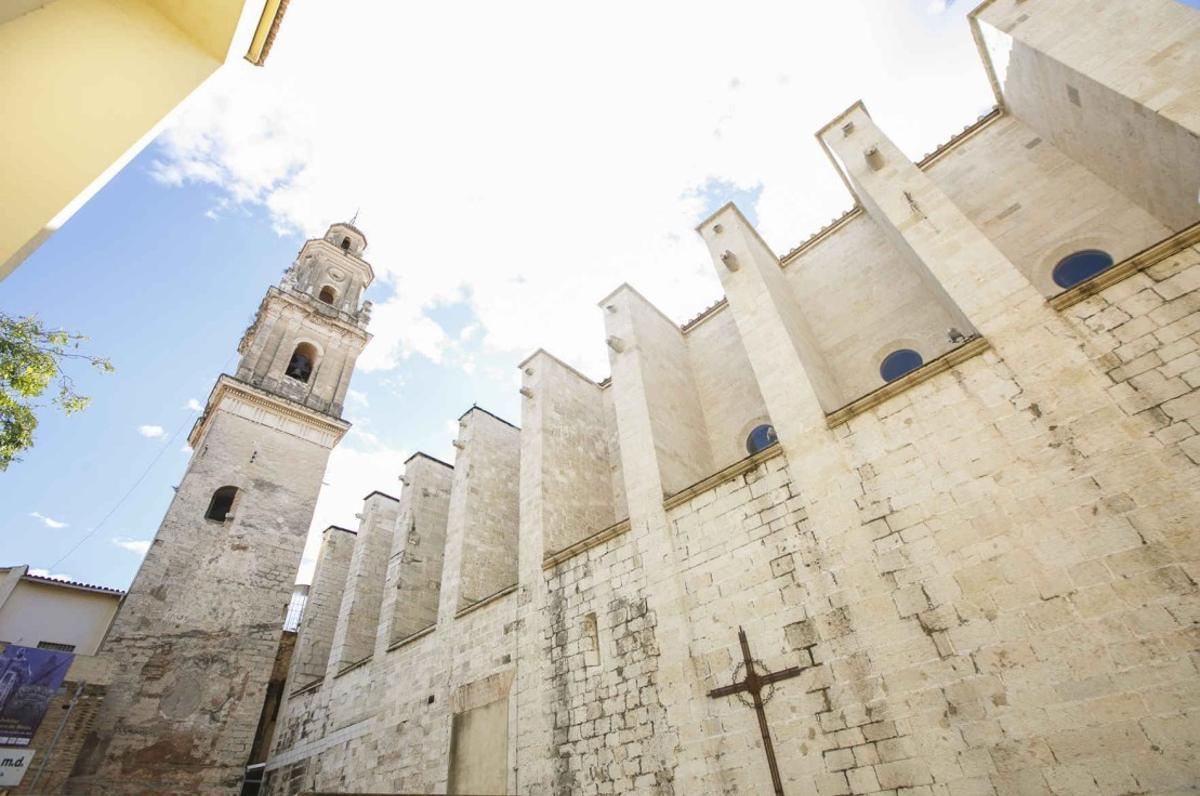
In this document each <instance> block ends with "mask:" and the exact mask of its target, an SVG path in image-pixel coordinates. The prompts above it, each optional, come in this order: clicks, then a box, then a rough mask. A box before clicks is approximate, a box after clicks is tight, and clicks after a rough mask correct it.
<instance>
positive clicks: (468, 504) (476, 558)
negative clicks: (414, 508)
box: [442, 408, 521, 618]
mask: <svg viewBox="0 0 1200 796" xmlns="http://www.w3.org/2000/svg"><path fill="white" fill-rule="evenodd" d="M459 426H460V432H459V437H458V440H457V443H456V444H457V445H459V446H461V447H460V448H459V453H458V455H457V456H456V457H455V460H454V466H455V469H454V481H453V487H452V488H451V493H450V507H449V515H448V516H449V519H448V525H449V530H448V531H447V539H448V544H447V547H446V559H445V560H446V570H447V571H446V573H445V574H444V575H443V580H442V591H443V593H446V592H447V591H448V593H449V594H450V595H452V597H453V599H454V605H455V606H456V607H455V610H461V609H463V608H466V607H468V606H470V605H472V604H474V603H476V602H479V601H480V600H482V599H484V598H486V597H490V596H492V595H493V594H495V593H496V592H498V591H500V590H502V589H505V588H507V587H509V586H512V585H514V584H515V583H516V582H517V516H518V505H517V502H518V497H517V492H518V482H519V473H520V463H521V462H520V443H519V436H520V432H519V431H518V429H516V428H515V427H513V426H511V425H509V424H508V423H506V422H504V421H503V420H500V419H499V418H496V417H494V416H492V415H490V414H488V413H487V412H485V411H483V410H481V409H478V408H476V409H472V410H471V411H469V412H468V413H467V414H465V415H464V416H463V419H462V420H461V421H460V422H459ZM446 575H449V576H450V577H446ZM442 604H443V606H445V605H446V602H445V600H444V599H443V600H442ZM443 618H444V617H443Z"/></svg>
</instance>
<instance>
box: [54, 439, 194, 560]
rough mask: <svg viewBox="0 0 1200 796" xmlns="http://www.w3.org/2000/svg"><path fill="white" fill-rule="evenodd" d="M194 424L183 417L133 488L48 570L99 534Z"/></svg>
mask: <svg viewBox="0 0 1200 796" xmlns="http://www.w3.org/2000/svg"><path fill="white" fill-rule="evenodd" d="M194 422H195V418H193V417H190V416H189V417H185V418H184V419H183V422H182V423H180V424H179V427H178V428H176V429H175V433H173V434H171V437H170V438H169V439H168V440H167V441H166V442H165V443H163V446H162V447H161V448H159V450H158V453H157V454H155V456H154V458H153V459H151V460H150V464H148V465H146V469H145V470H143V471H142V474H141V475H139V476H138V479H137V480H136V481H134V482H133V486H131V487H129V489H128V491H126V492H125V494H124V495H122V496H121V499H120V500H118V501H117V502H116V505H114V506H113V507H112V508H111V509H109V511H108V513H107V514H105V515H104V517H102V518H101V520H100V522H98V523H96V527H94V528H92V529H91V530H90V531H88V532H87V533H86V534H84V535H83V536H82V537H81V538H80V539H79V541H78V542H76V543H75V545H74V546H73V547H72V548H71V549H70V550H68V551H67V552H65V553H63V554H62V556H61V557H60V558H59V559H58V560H57V561H55V562H54V563H53V564H51V565H50V569H52V570H54V569H58V565H59V564H61V563H62V562H64V561H66V560H67V559H68V558H70V557H71V554H72V553H74V552H75V551H76V550H78V549H79V548H80V547H81V546H82V545H83V543H84V542H86V541H87V540H88V539H91V538H92V537H93V536H95V535H96V534H97V533H99V532H100V529H101V528H103V527H104V523H106V522H108V520H109V518H111V517H112V515H114V514H116V513H117V509H119V508H121V506H123V505H124V504H125V501H126V500H128V499H129V496H130V495H132V494H133V493H134V490H136V489H137V488H138V487H139V486H141V483H142V481H145V480H146V476H148V475H150V471H151V470H153V469H154V465H156V464H158V460H159V459H161V458H162V455H163V454H164V453H166V451H167V449H168V448H170V447H171V443H173V442H174V441H175V438H176V437H178V436H179V432H181V431H183V429H184V428H185V427H187V425H188V424H189V423H194Z"/></svg>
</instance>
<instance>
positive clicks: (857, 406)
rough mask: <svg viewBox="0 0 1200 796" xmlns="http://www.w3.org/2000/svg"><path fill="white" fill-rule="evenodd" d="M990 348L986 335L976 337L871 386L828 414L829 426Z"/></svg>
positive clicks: (866, 410) (854, 415)
mask: <svg viewBox="0 0 1200 796" xmlns="http://www.w3.org/2000/svg"><path fill="white" fill-rule="evenodd" d="M990 348H991V344H990V343H988V341H987V339H986V338H983V337H973V338H971V339H970V340H968V341H967V342H965V343H963V344H962V345H960V346H959V347H958V348H952V349H950V350H949V351H947V352H946V353H944V354H942V355H941V356H940V357H938V358H936V359H931V360H930V361H928V362H926V363H925V364H924V365H922V366H921V367H919V368H917V369H916V370H912V371H909V372H908V373H906V374H904V375H903V376H901V377H900V378H898V379H896V380H895V381H889V382H888V383H887V384H885V385H883V386H882V387H880V388H878V389H876V390H872V391H871V392H869V393H867V394H866V395H864V396H862V397H861V398H857V399H855V400H853V401H851V402H850V403H848V404H846V405H845V406H843V407H841V408H840V409H835V410H834V411H832V412H830V413H829V414H827V415H825V422H826V423H827V424H828V426H829V427H830V428H833V427H834V426H838V425H841V424H842V423H845V422H846V421H847V420H849V419H851V418H853V417H858V416H859V415H861V414H863V413H865V412H869V411H870V410H872V409H874V408H875V407H877V406H879V405H880V404H882V403H883V402H884V401H887V400H890V399H891V398H893V397H895V396H897V395H899V394H900V393H902V392H904V391H906V390H909V389H911V388H913V387H915V386H917V385H918V384H922V383H924V382H927V381H929V380H930V379H932V378H933V377H934V376H936V375H938V374H939V373H945V372H946V371H948V370H950V369H951V368H953V367H957V366H958V365H961V364H962V363H964V362H966V361H967V360H968V359H971V358H972V357H975V356H978V355H979V354H982V353H983V352H984V351H987V350H988V349H990Z"/></svg>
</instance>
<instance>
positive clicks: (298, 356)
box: [284, 343, 317, 382]
mask: <svg viewBox="0 0 1200 796" xmlns="http://www.w3.org/2000/svg"><path fill="white" fill-rule="evenodd" d="M316 365H317V349H316V348H314V347H313V345H312V344H311V343H300V344H299V345H298V346H296V350H295V351H293V352H292V358H291V360H290V361H289V362H288V366H287V370H285V371H284V373H285V374H286V375H288V376H291V377H292V378H293V379H296V380H297V381H304V382H306V381H308V377H309V376H311V375H312V372H313V368H314V367H316Z"/></svg>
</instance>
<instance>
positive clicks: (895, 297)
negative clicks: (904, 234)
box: [784, 213, 971, 409]
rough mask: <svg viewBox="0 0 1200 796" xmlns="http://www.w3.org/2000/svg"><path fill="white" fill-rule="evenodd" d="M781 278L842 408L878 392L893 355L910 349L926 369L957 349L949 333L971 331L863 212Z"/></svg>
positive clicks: (795, 262)
mask: <svg viewBox="0 0 1200 796" xmlns="http://www.w3.org/2000/svg"><path fill="white" fill-rule="evenodd" d="M784 274H785V275H786V276H787V281H788V284H789V285H790V287H791V290H792V292H793V295H794V297H795V301H796V302H797V304H798V305H799V306H800V308H801V310H802V312H803V314H804V316H805V318H807V319H808V321H809V325H810V327H811V328H812V331H813V335H814V337H815V338H816V340H817V344H818V345H819V347H820V350H821V353H822V356H823V357H824V361H825V362H826V363H827V364H828V368H829V370H830V371H831V372H832V374H833V377H834V379H835V380H836V382H837V384H838V388H839V392H840V394H841V398H842V400H841V404H846V403H850V402H851V401H853V400H854V399H856V398H859V397H861V396H863V395H865V394H867V393H869V392H871V391H872V390H875V389H877V388H879V387H881V386H883V384H884V381H883V378H882V377H881V376H880V375H879V366H880V365H881V364H882V362H883V359H884V357H886V356H887V355H888V354H890V353H891V352H892V351H895V350H896V349H899V348H911V349H913V350H915V351H917V352H918V353H919V354H921V357H922V358H923V359H924V360H925V361H926V362H928V361H930V360H932V359H934V358H936V357H938V356H940V355H941V354H943V353H945V352H946V351H948V350H950V349H951V348H953V347H954V344H952V343H951V342H950V341H949V338H948V337H947V330H948V329H950V328H951V327H955V328H958V330H959V331H960V332H963V333H964V334H969V333H970V331H971V330H970V328H969V327H968V328H963V327H964V326H965V324H964V323H962V322H961V321H960V320H959V319H958V318H957V317H956V316H955V314H954V313H953V312H951V311H950V310H949V309H948V308H947V307H946V306H944V302H943V301H942V300H941V298H940V297H939V296H938V295H937V294H935V293H934V292H933V291H931V290H930V289H929V288H928V287H927V285H926V284H925V282H924V281H923V280H922V278H921V275H920V273H919V271H918V269H917V268H916V267H914V266H913V265H912V264H911V263H910V262H909V259H908V257H907V256H906V254H905V253H903V252H901V251H899V250H897V248H896V247H895V246H894V245H892V243H891V242H889V241H888V239H887V237H886V236H885V235H884V234H883V232H882V231H881V230H880V229H879V226H878V225H877V224H876V223H875V222H874V221H873V220H872V219H871V218H870V217H869V216H868V215H867V214H865V213H863V214H860V215H859V216H858V217H856V218H854V219H852V220H851V221H849V222H848V223H847V224H845V225H844V226H843V227H841V228H840V229H838V230H836V231H835V232H833V233H832V234H831V235H829V236H828V237H826V238H825V239H824V240H822V241H820V242H818V243H817V244H816V245H815V246H813V247H812V248H811V249H809V250H808V251H806V252H804V253H803V254H801V255H800V256H799V257H796V258H795V259H793V260H791V261H789V263H788V266H787V268H786V270H785V271H784ZM829 408H831V409H832V408H836V407H829Z"/></svg>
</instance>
